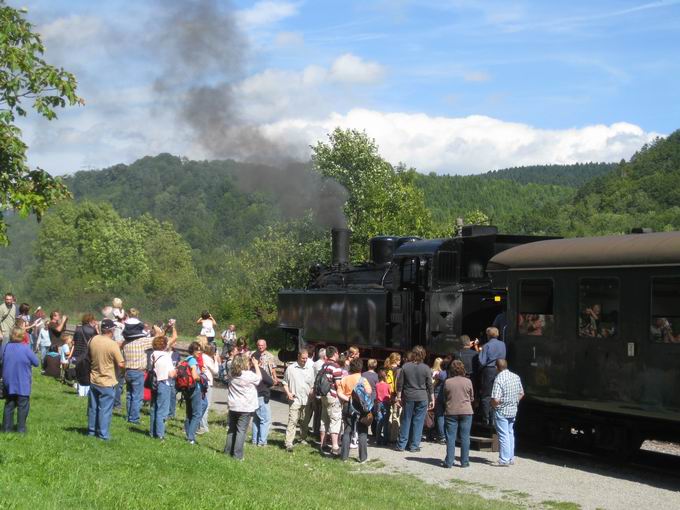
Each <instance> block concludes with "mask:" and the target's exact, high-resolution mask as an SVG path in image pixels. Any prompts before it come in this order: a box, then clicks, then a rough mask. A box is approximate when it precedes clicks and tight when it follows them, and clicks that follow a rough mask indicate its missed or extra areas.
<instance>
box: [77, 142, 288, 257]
mask: <svg viewBox="0 0 680 510" xmlns="http://www.w3.org/2000/svg"><path fill="white" fill-rule="evenodd" d="M250 169H251V166H250V165H248V164H245V163H236V162H234V161H189V160H186V159H182V158H179V157H176V156H171V155H170V154H160V155H158V156H155V157H145V158H142V159H139V160H137V161H135V162H134V163H132V164H131V165H116V166H113V167H110V168H106V169H104V170H90V171H81V172H77V173H76V174H74V175H73V176H70V177H68V178H66V179H65V181H66V184H67V185H68V187H69V189H70V190H71V191H72V192H73V195H74V198H75V200H77V201H80V200H83V199H88V200H94V201H103V202H109V203H110V204H111V205H113V207H114V208H115V209H116V211H117V212H118V213H119V214H120V215H121V216H123V217H133V218H134V217H138V216H141V215H142V214H145V213H148V214H150V215H151V216H153V217H154V218H156V219H158V220H161V221H169V222H170V223H172V224H173V226H174V228H175V229H176V230H177V232H179V233H180V234H181V235H182V237H184V239H185V240H186V241H187V242H188V243H189V245H190V246H191V247H192V248H193V249H194V250H199V251H202V252H204V251H210V250H211V249H212V248H214V247H216V246H229V247H232V248H239V247H241V246H243V245H244V244H246V243H247V242H248V241H249V240H250V239H252V237H253V236H255V235H257V234H258V233H259V232H261V231H262V229H263V228H264V226H266V225H268V224H271V223H272V222H273V221H275V220H276V219H278V217H279V214H278V211H277V210H276V207H275V206H274V202H273V200H271V197H267V196H266V195H264V194H262V193H244V192H242V191H241V190H240V189H239V188H238V186H237V185H236V182H235V176H236V174H237V173H239V172H248V171H249V170H250Z"/></svg>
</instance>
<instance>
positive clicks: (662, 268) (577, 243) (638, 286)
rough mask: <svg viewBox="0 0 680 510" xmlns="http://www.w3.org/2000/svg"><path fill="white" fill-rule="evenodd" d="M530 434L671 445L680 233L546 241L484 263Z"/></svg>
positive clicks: (678, 408) (679, 357)
mask: <svg viewBox="0 0 680 510" xmlns="http://www.w3.org/2000/svg"><path fill="white" fill-rule="evenodd" d="M487 271H488V272H489V274H490V275H491V278H492V281H493V284H494V287H495V288H497V289H503V290H506V289H507V312H506V313H507V322H508V329H507V334H506V343H507V345H508V358H509V361H510V366H511V368H512V369H513V371H515V372H517V373H519V375H520V376H521V378H522V380H523V382H524V386H525V392H526V399H525V401H524V402H523V404H522V405H523V408H522V409H521V412H520V417H519V419H518V420H519V421H518V424H519V422H520V421H521V422H522V423H523V425H524V426H527V427H529V428H530V429H532V430H531V433H532V436H533V437H534V438H538V437H540V436H543V437H545V438H546V439H547V440H549V441H550V442H553V443H554V442H556V441H557V442H560V443H565V442H566V443H573V444H574V446H576V445H580V446H586V447H588V448H593V449H605V450H611V451H613V452H617V453H620V454H622V455H627V454H628V453H629V452H631V451H634V450H635V449H637V448H638V447H639V446H640V444H641V442H642V441H643V440H644V439H648V438H656V439H665V440H669V441H676V442H677V441H680V232H667V233H666V232H664V233H639V234H631V235H622V236H608V237H591V238H577V239H559V240H547V241H541V242H538V243H534V244H531V245H525V246H518V247H515V248H512V249H510V250H507V251H504V252H502V253H499V254H497V255H496V256H494V257H493V258H491V260H490V262H489V264H488V266H487Z"/></svg>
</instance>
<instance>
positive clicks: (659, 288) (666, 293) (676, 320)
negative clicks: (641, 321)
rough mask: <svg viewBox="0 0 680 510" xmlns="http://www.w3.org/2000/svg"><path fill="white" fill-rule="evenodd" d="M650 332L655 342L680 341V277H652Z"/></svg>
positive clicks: (673, 342) (671, 342) (672, 342)
mask: <svg viewBox="0 0 680 510" xmlns="http://www.w3.org/2000/svg"><path fill="white" fill-rule="evenodd" d="M649 332H650V338H651V339H652V341H653V342H659V343H667V344H675V343H680V278H653V279H652V321H651V324H650V327H649Z"/></svg>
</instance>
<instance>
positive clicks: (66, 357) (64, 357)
mask: <svg viewBox="0 0 680 510" xmlns="http://www.w3.org/2000/svg"><path fill="white" fill-rule="evenodd" d="M61 340H62V342H63V344H62V345H61V347H59V361H60V363H61V380H62V382H66V381H67V379H69V378H68V367H69V363H70V362H71V356H73V336H71V335H70V334H68V333H64V334H63V335H61Z"/></svg>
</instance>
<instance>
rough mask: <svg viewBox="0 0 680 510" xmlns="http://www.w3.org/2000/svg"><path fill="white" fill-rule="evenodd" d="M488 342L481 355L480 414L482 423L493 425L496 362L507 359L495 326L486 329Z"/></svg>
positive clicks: (503, 345)
mask: <svg viewBox="0 0 680 510" xmlns="http://www.w3.org/2000/svg"><path fill="white" fill-rule="evenodd" d="M486 338H487V339H488V340H487V342H486V343H485V344H484V345H483V346H482V352H480V353H479V367H480V369H481V372H482V373H481V391H480V393H481V397H482V398H481V405H480V413H481V418H482V423H483V424H485V425H490V424H491V423H493V416H492V411H493V409H492V408H491V390H492V389H493V381H494V379H496V373H497V370H496V360H498V359H505V354H506V351H505V344H504V343H503V342H501V341H500V340H499V339H498V328H494V327H493V326H492V327H490V328H486Z"/></svg>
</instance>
